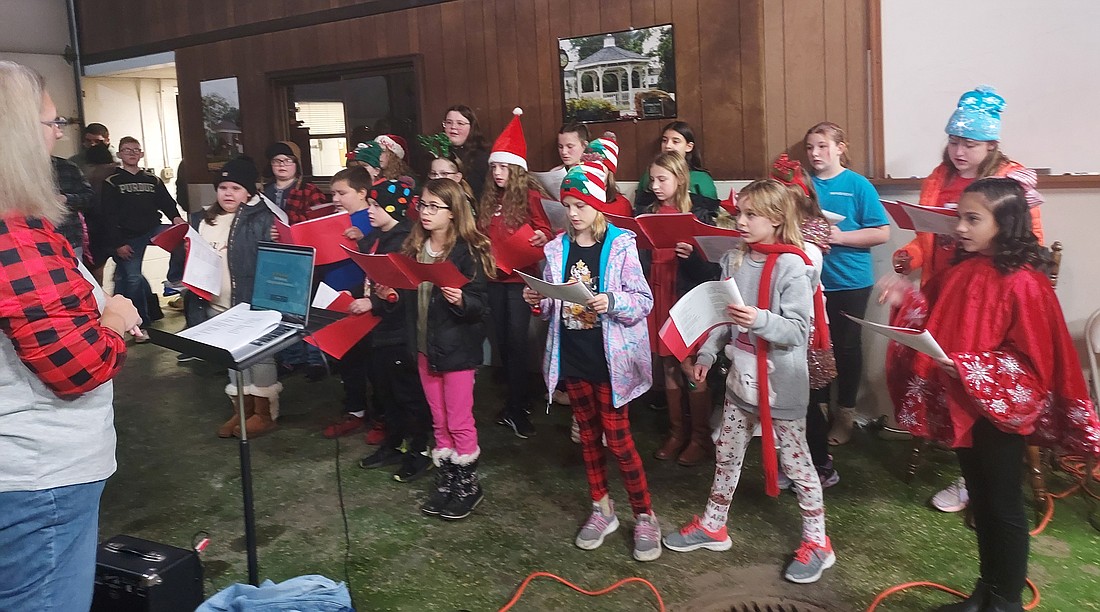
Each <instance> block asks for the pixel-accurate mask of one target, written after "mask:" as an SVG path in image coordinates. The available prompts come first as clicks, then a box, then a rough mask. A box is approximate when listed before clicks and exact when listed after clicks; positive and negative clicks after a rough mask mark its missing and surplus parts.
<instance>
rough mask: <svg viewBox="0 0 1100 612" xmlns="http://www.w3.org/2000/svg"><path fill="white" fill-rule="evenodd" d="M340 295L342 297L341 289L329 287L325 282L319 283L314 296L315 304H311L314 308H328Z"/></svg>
mask: <svg viewBox="0 0 1100 612" xmlns="http://www.w3.org/2000/svg"><path fill="white" fill-rule="evenodd" d="M338 297H340V292H339V291H337V290H335V289H333V288H332V287H329V286H328V285H326V284H325V283H321V284H320V285H317V293H316V294H315V295H314V296H313V304H311V306H313V307H314V308H328V307H329V306H330V305H331V304H332V303H333V302H335V301H336V298H338Z"/></svg>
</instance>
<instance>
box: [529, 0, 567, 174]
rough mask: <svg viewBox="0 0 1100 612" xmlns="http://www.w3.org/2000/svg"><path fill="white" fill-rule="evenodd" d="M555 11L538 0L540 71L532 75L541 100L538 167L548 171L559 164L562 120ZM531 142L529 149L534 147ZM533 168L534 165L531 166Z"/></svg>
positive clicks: (535, 10)
mask: <svg viewBox="0 0 1100 612" xmlns="http://www.w3.org/2000/svg"><path fill="white" fill-rule="evenodd" d="M551 11H552V8H551V2H550V0H535V2H534V22H535V48H536V51H535V58H536V62H537V64H538V65H537V70H536V72H535V73H534V74H532V75H531V76H532V78H533V79H534V80H535V81H537V83H535V84H534V86H535V89H536V91H537V95H538V99H539V102H540V103H539V108H538V124H539V125H540V126H541V129H540V131H538V132H535V133H537V134H542V137H541V138H539V141H540V142H539V143H538V146H537V149H538V151H539V153H540V156H539V159H541V160H542V163H541V165H540V167H539V168H538V169H539V170H545V169H548V168H552V167H553V166H556V165H557V162H558V156H557V148H556V146H555V145H556V137H555V136H553V134H555V133H556V132H557V127H558V125H559V124H560V123H561V105H562V102H561V87H560V85H559V83H560V82H561V69H560V65H561V64H560V62H559V60H558V41H557V39H556V38H555V37H554V36H552V35H551V31H552V26H551V23H550V21H551V18H550V13H551ZM531 148H532V147H531V143H528V149H531ZM532 168H534V167H532Z"/></svg>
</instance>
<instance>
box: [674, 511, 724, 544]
mask: <svg viewBox="0 0 1100 612" xmlns="http://www.w3.org/2000/svg"><path fill="white" fill-rule="evenodd" d="M664 542H665V548H667V549H669V550H674V551H676V552H691V551H693V550H699V549H700V548H705V549H707V550H715V551H719V552H721V551H723V550H729V549H730V548H733V540H731V539H730V537H729V535H727V533H726V528H725V527H722V530H721V531H719V532H718V533H716V534H709V533H707V532H706V530H704V529H703V525H702V524H701V523H700V522H699V517H698V516H696V517H694V518H693V519H692V520H691V522H690V523H688V524H687V525H684V527H683V528H682V529H680V530H679V531H674V532H672V533H670V534H668V535H666V536H665V539H664Z"/></svg>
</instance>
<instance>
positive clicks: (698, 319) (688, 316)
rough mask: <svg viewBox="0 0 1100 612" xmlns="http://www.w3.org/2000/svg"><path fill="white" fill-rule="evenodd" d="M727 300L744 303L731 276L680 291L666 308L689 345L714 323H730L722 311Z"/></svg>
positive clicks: (727, 304) (728, 301) (728, 303)
mask: <svg viewBox="0 0 1100 612" xmlns="http://www.w3.org/2000/svg"><path fill="white" fill-rule="evenodd" d="M730 304H737V305H739V306H744V304H745V300H743V299H742V298H741V291H740V289H738V288H737V283H735V282H734V281H733V279H732V278H728V279H726V280H722V281H707V282H705V283H700V284H698V285H696V286H695V288H694V289H692V290H691V291H688V292H687V293H685V294H684V297H682V298H680V300H679V301H678V302H676V304H674V305H673V306H672V308H670V309H669V311H668V316H669V318H670V319H672V322H673V323H674V324H675V325H676V329H677V330H678V331H679V332H680V337H681V338H683V339H684V343H685V344H686V345H688V346H691V345H692V344H693V343H694V342H695V341H697V340H698V339H699V338H702V337H703V334H706V333H707V332H708V331H710V330H711V329H712V328H714V327H715V326H716V325H722V324H724V323H733V319H731V318H730V316H729V314H727V312H726V307H727V306H729V305H730Z"/></svg>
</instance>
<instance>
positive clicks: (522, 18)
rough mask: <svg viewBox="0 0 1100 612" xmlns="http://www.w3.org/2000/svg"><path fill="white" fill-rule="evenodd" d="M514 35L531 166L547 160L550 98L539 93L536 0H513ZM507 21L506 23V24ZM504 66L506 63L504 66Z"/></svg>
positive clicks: (518, 100)
mask: <svg viewBox="0 0 1100 612" xmlns="http://www.w3.org/2000/svg"><path fill="white" fill-rule="evenodd" d="M512 9H513V13H512V27H511V31H512V33H511V37H512V40H513V41H514V43H513V44H514V46H513V49H514V51H513V52H511V53H506V55H508V56H510V60H511V62H513V63H514V64H513V65H514V72H515V75H516V97H515V99H516V105H517V106H519V107H521V108H523V118H522V124H523V134H524V137H525V138H526V139H527V167H528V168H530V169H531V170H536V169H540V168H542V166H543V164H544V163H545V161H546V137H545V133H544V132H543V131H542V118H541V115H542V107H543V106H544V105H545V104H548V103H549V101H547V100H543V98H542V97H541V96H540V95H539V86H538V46H537V44H536V41H535V38H536V36H537V32H536V30H535V6H534V0H514V1H513V2H512ZM502 25H503V24H502ZM502 70H503V67H502Z"/></svg>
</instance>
